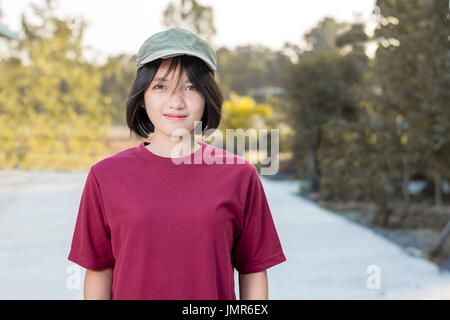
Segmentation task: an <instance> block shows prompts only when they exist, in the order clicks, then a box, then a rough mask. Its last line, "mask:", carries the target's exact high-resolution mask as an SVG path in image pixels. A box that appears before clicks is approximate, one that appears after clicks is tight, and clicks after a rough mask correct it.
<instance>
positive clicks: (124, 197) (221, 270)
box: [68, 28, 286, 300]
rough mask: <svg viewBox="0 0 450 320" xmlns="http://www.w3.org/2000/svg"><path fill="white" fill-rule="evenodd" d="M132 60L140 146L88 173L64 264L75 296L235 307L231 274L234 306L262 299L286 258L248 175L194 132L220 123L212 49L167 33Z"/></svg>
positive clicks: (134, 128) (243, 165)
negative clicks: (73, 271) (76, 268)
mask: <svg viewBox="0 0 450 320" xmlns="http://www.w3.org/2000/svg"><path fill="white" fill-rule="evenodd" d="M137 61H138V70H137V75H136V79H135V81H134V84H133V86H132V88H131V90H130V93H129V97H128V101H127V109H126V115H127V124H128V126H129V128H130V131H131V132H132V133H134V134H135V135H136V136H138V137H142V138H144V139H145V138H148V137H149V136H150V135H151V142H148V141H142V142H141V143H140V144H139V145H138V146H136V147H133V148H130V149H127V150H123V151H121V152H118V153H115V154H113V155H111V156H109V157H107V158H105V159H102V160H100V161H98V162H97V163H95V164H94V165H93V166H91V168H90V170H89V173H88V176H87V179H86V184H85V186H84V190H83V194H82V197H81V201H80V206H79V211H78V216H77V220H76V225H75V231H74V235H73V239H72V246H71V250H70V253H69V256H68V259H69V260H70V261H73V262H75V263H77V264H79V265H81V266H83V267H84V268H86V277H85V281H84V296H85V299H159V300H161V299H171V300H173V299H177V300H178V299H183V300H194V299H195V300H199V299H202V300H212V299H220V300H235V299H236V297H235V292H234V268H235V269H236V270H237V271H238V272H239V289H240V290H239V292H240V299H268V280H267V274H266V269H267V268H270V267H272V266H274V265H277V264H279V263H281V262H283V261H285V260H286V257H285V255H284V253H283V250H282V247H281V244H280V241H279V238H278V235H277V232H276V228H275V225H274V222H273V219H272V215H271V212H270V209H269V206H268V203H267V199H266V196H265V193H264V189H263V187H262V184H261V181H260V179H259V176H258V173H257V171H256V168H255V166H254V165H253V164H252V163H250V162H249V161H247V160H246V159H244V158H242V157H240V156H237V155H234V154H232V153H229V152H227V151H225V150H222V149H219V148H216V147H213V146H211V145H209V144H207V143H205V142H203V141H200V142H197V141H196V139H195V135H194V133H195V132H198V131H196V130H200V132H201V133H202V134H203V133H204V132H205V131H206V130H207V129H216V128H217V127H218V126H219V124H220V119H221V107H222V102H223V98H222V94H221V91H220V89H219V87H218V86H217V83H216V81H215V78H214V73H215V71H216V56H215V53H214V51H213V50H212V49H211V47H210V46H209V45H208V44H207V43H206V42H205V41H204V40H202V39H200V38H198V37H197V36H195V35H194V34H192V33H190V32H188V31H186V30H183V29H177V28H174V29H170V30H167V31H163V32H160V33H157V34H155V35H153V36H152V37H150V38H149V39H147V40H146V42H144V44H143V45H142V46H141V49H140V50H139V53H138V56H137ZM196 121H200V122H196ZM196 124H197V127H195V125H196ZM180 133H181V135H179V134H180ZM199 160H200V161H199Z"/></svg>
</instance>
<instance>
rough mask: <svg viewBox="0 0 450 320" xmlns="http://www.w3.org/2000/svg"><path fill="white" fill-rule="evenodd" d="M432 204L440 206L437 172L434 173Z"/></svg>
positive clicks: (440, 196)
mask: <svg viewBox="0 0 450 320" xmlns="http://www.w3.org/2000/svg"><path fill="white" fill-rule="evenodd" d="M434 204H435V205H436V206H442V190H441V174H440V172H439V171H436V172H435V173H434Z"/></svg>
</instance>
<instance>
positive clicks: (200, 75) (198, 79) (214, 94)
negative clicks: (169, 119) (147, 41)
mask: <svg viewBox="0 0 450 320" xmlns="http://www.w3.org/2000/svg"><path fill="white" fill-rule="evenodd" d="M162 61H163V59H161V58H160V59H156V60H154V61H151V62H148V63H146V64H144V65H143V66H142V67H140V68H139V69H138V70H137V71H136V79H135V80H134V83H133V85H132V87H131V89H130V92H129V94H128V98H127V102H126V118H127V125H128V128H129V129H130V134H133V133H134V134H135V135H136V136H137V137H142V138H148V136H149V134H150V133H152V132H154V131H155V127H154V125H153V123H152V122H151V121H150V119H149V117H148V115H147V112H146V110H145V108H144V107H142V106H144V105H145V99H144V94H145V92H146V90H147V89H148V87H149V85H150V83H151V82H152V80H153V78H154V76H155V75H156V73H157V71H158V68H159V66H160V65H161V63H162ZM180 63H181V69H180V75H181V73H182V71H183V70H185V71H186V74H187V76H188V78H189V80H190V81H191V82H192V83H193V84H194V86H195V87H196V88H197V90H198V91H199V93H200V94H201V95H202V96H203V97H204V98H205V110H204V112H203V116H202V118H201V121H202V127H203V128H202V134H204V132H205V131H206V130H208V129H217V128H218V127H219V124H220V121H221V118H222V104H223V95H222V92H221V90H220V88H219V86H218V85H217V83H216V80H215V78H214V72H213V71H212V70H211V69H210V68H209V67H208V66H207V64H206V63H205V62H204V61H203V60H201V59H200V58H197V57H194V56H188V55H180V56H175V57H173V58H172V61H171V63H170V66H169V70H168V71H167V73H170V71H171V70H173V69H176V67H177V66H178V65H179V64H180ZM179 80H180V79H179V78H178V81H179ZM177 85H178V83H177ZM205 124H206V125H205Z"/></svg>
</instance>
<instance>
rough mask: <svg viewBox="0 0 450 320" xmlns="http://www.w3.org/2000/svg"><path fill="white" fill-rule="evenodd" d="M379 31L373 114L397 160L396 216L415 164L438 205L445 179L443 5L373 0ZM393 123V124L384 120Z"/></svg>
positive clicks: (448, 80)
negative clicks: (380, 119)
mask: <svg viewBox="0 0 450 320" xmlns="http://www.w3.org/2000/svg"><path fill="white" fill-rule="evenodd" d="M377 5H378V6H379V9H380V10H379V11H380V16H379V21H380V28H378V29H376V33H375V36H376V38H377V40H378V42H379V46H378V49H377V51H376V60H375V64H374V69H373V73H374V77H375V81H376V82H377V84H378V85H379V89H380V93H379V95H378V98H377V99H376V101H375V108H376V112H377V113H378V114H379V115H381V116H382V117H383V123H384V124H385V126H390V127H389V128H385V131H387V132H393V136H392V138H393V139H395V140H396V141H397V142H396V144H395V145H396V148H395V150H392V151H394V152H395V154H398V156H399V157H401V159H402V188H401V189H402V195H403V201H404V205H403V209H402V213H401V216H402V218H403V219H405V218H406V216H407V212H408V207H409V204H410V195H409V188H408V186H409V182H410V180H411V176H412V174H413V173H414V172H415V171H416V170H417V168H418V166H419V164H420V163H425V164H426V167H427V171H426V172H425V174H426V175H427V176H428V177H429V180H430V181H432V182H434V186H435V204H436V205H441V204H442V195H441V188H440V186H441V183H442V179H443V178H446V179H449V178H450V170H449V169H448V159H449V158H450V136H449V135H448V134H447V132H449V131H450V121H449V120H450V108H449V107H448V101H449V100H450V91H449V90H448V88H449V87H450V70H449V68H448V67H449V65H450V63H449V61H450V55H449V52H450V50H449V49H450V44H449V41H448V22H449V21H448V7H447V3H446V2H445V1H434V0H422V1H406V0H383V1H378V2H377ZM390 119H395V120H394V121H389V120H390Z"/></svg>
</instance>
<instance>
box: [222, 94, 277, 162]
mask: <svg viewBox="0 0 450 320" xmlns="http://www.w3.org/2000/svg"><path fill="white" fill-rule="evenodd" d="M272 114H273V110H272V107H271V106H269V105H267V104H259V103H256V102H255V100H254V99H253V98H252V97H250V96H239V95H237V94H236V93H234V92H232V93H231V94H230V99H229V100H226V101H225V102H224V104H223V108H222V121H221V123H220V126H219V128H218V129H219V130H221V131H222V137H223V138H224V141H223V143H224V146H226V147H227V149H228V143H227V141H226V130H227V129H234V130H238V129H242V130H243V131H247V130H249V129H255V133H256V134H258V132H257V131H256V129H257V128H260V127H261V123H264V120H265V119H268V118H270V117H271V116H272ZM243 131H242V132H239V131H234V133H236V138H235V139H240V138H242V137H244V138H245V133H246V132H243ZM247 133H251V132H250V131H249V132H247ZM256 138H258V136H256ZM257 140H258V139H257ZM247 148H248V143H247V140H246V143H245V150H247ZM236 150H237V144H236V143H234V149H233V150H230V151H231V152H234V153H236V152H237V151H236Z"/></svg>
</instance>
